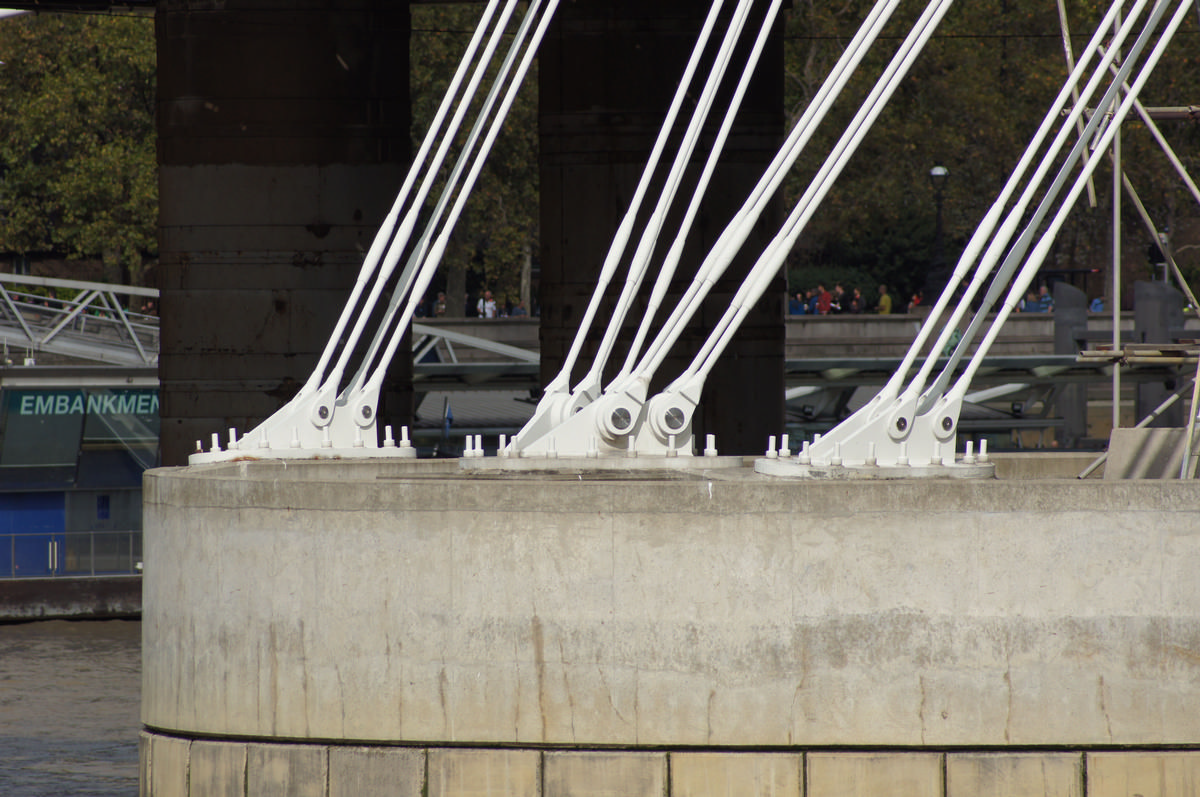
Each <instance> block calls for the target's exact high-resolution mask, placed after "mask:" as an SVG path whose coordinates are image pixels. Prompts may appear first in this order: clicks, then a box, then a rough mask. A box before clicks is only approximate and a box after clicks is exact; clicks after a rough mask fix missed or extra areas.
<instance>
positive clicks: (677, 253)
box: [597, 0, 783, 383]
mask: <svg viewBox="0 0 1200 797" xmlns="http://www.w3.org/2000/svg"><path fill="white" fill-rule="evenodd" d="M782 4H783V0H771V6H770V8H769V9H768V10H767V15H766V17H765V19H764V20H763V24H762V26H761V28H760V29H759V33H758V38H757V39H756V40H755V42H754V49H753V50H752V51H751V53H750V57H749V59H747V61H746V66H745V68H744V69H743V70H742V76H741V79H740V80H739V81H738V85H737V88H736V89H735V90H734V94H733V99H732V101H731V102H730V104H729V108H728V109H727V110H726V112H725V119H724V120H723V121H722V123H721V129H720V130H719V131H718V132H717V137H716V139H715V140H714V142H713V146H712V150H711V151H710V152H709V154H708V160H707V161H706V162H705V164H704V171H703V172H702V173H701V175H700V179H699V181H698V183H697V185H696V189H695V191H694V192H693V193H692V201H691V202H690V203H689V204H688V208H687V211H686V212H685V213H684V217H683V221H682V222H681V223H680V225H679V230H678V232H677V233H676V235H675V240H674V241H673V242H672V244H671V248H670V249H669V250H668V251H667V254H666V257H664V258H663V263H662V266H661V267H660V268H659V272H658V276H657V278H656V279H655V281H654V289H653V290H652V291H651V294H650V299H649V300H648V302H647V304H646V309H645V312H644V313H643V315H642V321H641V323H640V324H638V329H637V333H636V334H635V335H634V338H633V342H632V343H631V344H630V345H629V351H628V352H627V353H626V355H625V363H624V365H622V367H621V370H620V372H618V374H617V376H615V377H614V378H613V380H612V381H613V382H614V383H615V382H617V381H619V380H620V379H621V378H622V377H624V376H625V375H626V374H628V373H629V372H630V371H631V370H632V369H633V365H634V363H636V362H637V358H638V355H639V353H640V352H641V348H642V344H643V343H644V342H645V339H646V336H647V335H648V334H649V332H650V328H651V326H652V325H653V323H654V317H655V315H656V314H657V312H658V308H659V306H660V305H661V304H662V300H663V297H665V296H666V293H667V289H668V288H669V287H670V283H671V279H672V278H673V277H674V276H675V270H676V268H677V267H678V265H679V261H680V260H681V259H682V257H683V248H684V245H685V244H686V242H687V238H688V234H689V233H690V232H691V229H692V224H693V223H694V222H695V219H696V214H697V213H699V211H700V204H701V202H702V200H703V199H704V196H705V194H706V193H707V191H708V184H709V182H710V181H711V179H712V175H713V172H714V171H715V170H716V167H717V162H718V161H719V160H720V158H721V154H722V153H723V152H724V151H725V142H726V140H727V139H728V137H729V132H730V130H731V129H732V128H733V122H734V119H735V118H736V116H737V113H738V110H739V109H740V108H741V105H742V99H743V98H744V97H745V94H746V90H747V89H748V88H749V86H750V80H751V78H753V76H754V73H755V70H756V69H757V67H758V61H759V58H760V57H761V55H762V51H763V49H764V48H765V47H766V44H767V40H768V39H769V38H770V34H771V28H772V27H773V25H774V23H775V18H776V16H777V15H778V13H779V9H780V6H782ZM598 375H599V372H597V376H598Z"/></svg>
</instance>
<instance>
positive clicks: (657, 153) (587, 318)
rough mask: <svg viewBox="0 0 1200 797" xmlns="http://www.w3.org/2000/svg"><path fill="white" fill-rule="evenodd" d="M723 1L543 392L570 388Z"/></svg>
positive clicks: (710, 18) (692, 60)
mask: <svg viewBox="0 0 1200 797" xmlns="http://www.w3.org/2000/svg"><path fill="white" fill-rule="evenodd" d="M723 3H724V0H715V1H714V2H713V4H712V7H711V8H710V9H709V13H708V17H707V18H706V19H705V21H704V25H703V26H702V28H701V30H700V36H699V38H698V39H697V41H696V45H695V47H693V49H692V54H691V57H690V58H689V60H688V63H687V66H686V68H685V69H684V72H683V77H682V78H681V79H680V81H679V86H678V88H677V89H676V92H675V96H674V98H673V99H672V100H671V106H670V108H669V109H668V110H667V115H666V117H665V118H664V120H663V124H662V127H661V128H660V129H659V132H658V136H657V138H656V139H655V142H654V146H653V148H652V149H651V151H650V157H649V159H648V160H647V162H646V166H645V168H643V170H642V176H641V179H640V180H639V181H638V185H637V189H636V190H635V191H634V195H633V200H632V201H631V202H630V204H629V207H628V208H627V209H626V211H625V216H624V217H623V218H622V219H621V224H620V226H619V227H618V228H617V232H616V234H615V235H614V236H613V241H612V245H611V246H610V247H609V249H608V254H607V255H606V256H605V259H604V264H603V265H602V266H601V269H600V276H599V277H598V279H597V281H596V288H595V289H594V290H593V291H592V298H591V301H590V302H589V303H588V306H587V309H586V311H585V312H584V315H583V319H582V320H581V321H580V322H579V328H578V329H577V330H576V332H575V338H574V340H573V341H572V342H571V348H570V349H569V350H568V351H567V356H566V359H565V360H564V361H563V366H562V368H560V369H559V372H558V375H557V376H555V377H554V379H552V380H551V381H550V383H549V384H548V385H547V386H546V388H545V390H544V391H543V393H544V395H546V396H549V395H550V394H553V393H555V392H561V391H565V390H567V389H568V388H569V387H570V377H571V370H572V369H573V368H574V367H575V362H576V361H577V360H578V359H579V354H580V352H581V351H582V349H583V344H584V341H585V339H586V338H587V333H588V332H589V331H590V330H591V327H592V323H593V322H594V320H595V317H596V313H597V312H599V309H600V303H601V301H603V299H604V295H605V291H606V289H607V287H608V284H609V283H610V282H611V281H612V278H613V275H614V274H615V273H616V270H617V267H618V266H619V265H620V261H621V257H622V256H623V255H624V253H625V247H626V245H627V244H628V243H629V239H630V238H631V237H632V235H633V228H634V225H635V223H636V222H637V215H638V212H639V211H640V210H641V205H642V202H643V200H644V198H645V196H646V192H647V191H648V190H649V188H650V183H651V182H652V180H653V177H654V173H655V171H656V170H657V168H658V162H659V160H660V159H661V157H662V153H663V150H664V149H665V148H666V145H667V141H668V139H669V138H670V136H671V130H672V128H673V127H674V126H675V120H676V118H677V117H678V115H679V110H680V108H682V107H683V103H684V101H685V100H686V98H687V95H688V90H689V89H690V87H691V85H692V81H693V80H694V79H695V75H696V71H697V70H698V69H699V66H700V61H701V58H702V56H703V54H704V49H705V47H706V46H707V44H708V40H709V38H710V37H711V35H712V31H713V28H714V27H715V25H716V23H717V19H718V18H719V17H720V12H721V8H722V5H723ZM539 409H540V407H539Z"/></svg>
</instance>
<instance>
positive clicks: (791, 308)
mask: <svg viewBox="0 0 1200 797" xmlns="http://www.w3.org/2000/svg"><path fill="white" fill-rule="evenodd" d="M921 301H922V297H921V294H920V292H917V293H914V294H913V295H912V296H911V297H910V298H909V300H908V303H907V304H905V305H904V306H903V307H902V308H900V309H897V308H896V305H895V302H894V300H893V299H892V295H891V294H890V293H889V292H888V287H887V286H886V285H880V286H879V289H878V295H877V296H876V297H875V298H874V300H873V301H868V299H867V297H865V296H863V294H862V289H861V288H851V289H850V290H849V291H847V290H846V288H845V286H843V285H842V284H841V283H836V284H834V286H833V290H832V291H830V290H827V289H826V288H825V286H824V285H823V284H818V285H817V287H815V288H810V289H808V290H806V291H801V292H797V293H796V294H795V295H794V296H792V297H791V298H790V299H788V314H789V315H841V314H843V313H850V314H858V313H877V314H879V315H888V314H890V313H894V312H909V313H910V312H912V311H913V309H914V308H916V307H917V306H919V305H920V304H921Z"/></svg>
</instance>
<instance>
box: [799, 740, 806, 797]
mask: <svg viewBox="0 0 1200 797" xmlns="http://www.w3.org/2000/svg"><path fill="white" fill-rule="evenodd" d="M800 797H808V751H807V750H805V751H803V752H801V753H800Z"/></svg>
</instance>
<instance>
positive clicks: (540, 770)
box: [537, 750, 546, 797]
mask: <svg viewBox="0 0 1200 797" xmlns="http://www.w3.org/2000/svg"><path fill="white" fill-rule="evenodd" d="M537 793H538V797H546V751H545V750H539V751H538V761H537Z"/></svg>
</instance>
